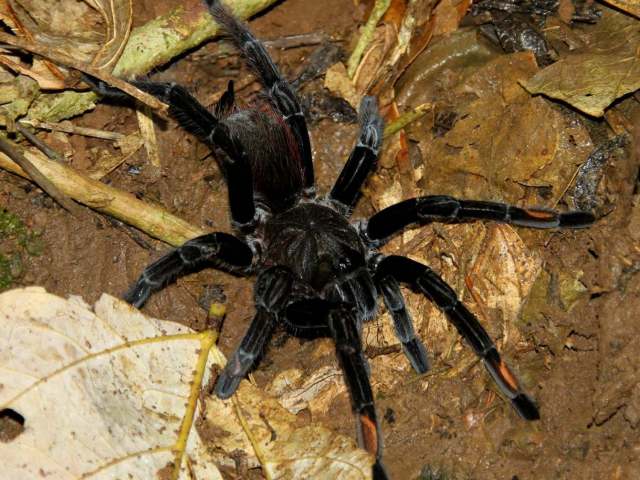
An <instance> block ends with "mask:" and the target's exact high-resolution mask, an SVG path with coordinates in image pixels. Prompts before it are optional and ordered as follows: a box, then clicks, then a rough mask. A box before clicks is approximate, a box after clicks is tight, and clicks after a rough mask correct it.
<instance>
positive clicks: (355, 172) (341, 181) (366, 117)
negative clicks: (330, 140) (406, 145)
mask: <svg viewBox="0 0 640 480" xmlns="http://www.w3.org/2000/svg"><path fill="white" fill-rule="evenodd" d="M382 132H383V122H382V118H381V117H380V113H379V112H378V103H377V102H376V99H375V98H374V97H364V98H363V99H362V102H361V103H360V134H359V136H358V141H357V143H356V146H355V147H354V148H353V150H352V151H351V154H350V155H349V159H348V160H347V162H346V163H345V165H344V167H343V168H342V171H341V172H340V175H339V176H338V179H337V180H336V183H335V185H334V186H333V189H332V190H331V193H330V194H329V198H331V199H333V200H336V201H338V202H340V203H341V204H343V205H345V206H347V207H348V209H349V210H351V209H352V208H353V207H354V206H355V203H356V201H357V199H358V197H359V196H360V189H361V188H362V185H363V183H364V182H365V180H366V179H367V176H368V175H369V173H370V172H371V171H372V170H373V169H374V168H375V166H376V162H377V160H378V151H379V150H380V146H381V145H382Z"/></svg>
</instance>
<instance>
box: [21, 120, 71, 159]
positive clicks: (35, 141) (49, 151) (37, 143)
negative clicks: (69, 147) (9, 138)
mask: <svg viewBox="0 0 640 480" xmlns="http://www.w3.org/2000/svg"><path fill="white" fill-rule="evenodd" d="M16 130H17V131H18V132H19V133H21V134H22V135H23V136H24V138H26V139H27V140H29V142H31V144H32V145H33V146H34V147H36V148H37V149H38V150H40V151H41V152H42V153H44V154H45V155H46V156H47V157H49V158H50V159H51V160H55V161H56V162H63V161H64V158H62V155H60V154H59V153H58V152H56V151H55V150H54V149H53V148H51V147H50V146H49V145H47V144H46V143H44V142H43V141H42V140H40V139H39V138H38V137H36V136H35V135H34V134H33V133H32V132H31V130H30V129H28V128H27V127H25V126H24V125H21V124H20V123H19V122H18V123H16Z"/></svg>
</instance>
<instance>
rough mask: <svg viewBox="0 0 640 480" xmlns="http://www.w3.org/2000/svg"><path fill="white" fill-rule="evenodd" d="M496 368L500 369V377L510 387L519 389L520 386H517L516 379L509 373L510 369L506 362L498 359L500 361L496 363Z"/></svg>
mask: <svg viewBox="0 0 640 480" xmlns="http://www.w3.org/2000/svg"><path fill="white" fill-rule="evenodd" d="M498 370H499V371H500V374H501V375H502V378H504V380H505V381H506V382H507V383H508V384H509V386H510V387H511V388H512V389H514V390H516V391H517V390H520V387H519V386H518V380H516V377H515V376H514V375H513V373H511V370H509V367H507V364H506V363H504V361H502V360H500V363H499V364H498Z"/></svg>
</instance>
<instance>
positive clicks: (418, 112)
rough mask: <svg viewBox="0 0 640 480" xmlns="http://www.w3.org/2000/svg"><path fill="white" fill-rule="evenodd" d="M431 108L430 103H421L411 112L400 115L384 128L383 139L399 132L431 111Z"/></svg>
mask: <svg viewBox="0 0 640 480" xmlns="http://www.w3.org/2000/svg"><path fill="white" fill-rule="evenodd" d="M431 107H432V105H431V104H430V103H423V104H422V105H418V106H417V107H416V108H415V109H413V110H412V111H410V112H407V113H404V114H402V115H400V116H399V117H398V118H396V119H395V120H394V121H393V122H391V123H389V124H388V125H386V126H385V127H384V138H387V137H389V136H391V135H393V134H394V133H397V132H399V131H400V130H402V129H403V128H404V127H406V126H407V125H409V124H410V123H411V122H414V121H416V120H417V119H419V118H420V117H422V116H423V115H424V114H425V113H427V112H428V111H429V110H430V109H431Z"/></svg>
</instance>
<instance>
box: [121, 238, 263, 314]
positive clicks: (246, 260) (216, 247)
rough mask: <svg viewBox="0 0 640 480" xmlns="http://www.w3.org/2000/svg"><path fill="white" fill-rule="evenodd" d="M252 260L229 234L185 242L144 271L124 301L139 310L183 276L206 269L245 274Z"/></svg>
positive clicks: (249, 249) (249, 250)
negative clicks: (156, 294) (150, 297)
mask: <svg viewBox="0 0 640 480" xmlns="http://www.w3.org/2000/svg"><path fill="white" fill-rule="evenodd" d="M252 261H253V252H252V251H251V248H249V246H248V245H247V244H246V243H244V242H243V241H241V240H239V239H238V238H236V237H234V236H233V235H229V234H228V233H222V232H216V233H208V234H206V235H202V236H200V237H196V238H194V239H192V240H189V241H188V242H185V243H184V244H183V245H181V246H180V247H178V248H176V249H174V250H172V251H170V252H169V253H167V254H166V255H164V256H162V257H160V258H159V259H158V260H156V261H155V262H153V263H152V264H151V265H149V266H148V267H147V268H145V269H144V271H143V272H142V275H140V278H138V281H137V282H136V283H135V284H134V285H133V286H132V287H131V288H130V289H129V290H128V291H127V293H125V294H124V297H123V298H124V300H125V301H126V302H128V303H130V304H132V305H134V306H135V307H137V308H140V307H141V306H142V305H144V303H145V302H146V301H147V299H148V298H149V296H150V295H151V294H152V293H153V292H155V291H158V290H160V289H162V288H163V287H164V286H165V285H167V284H168V283H170V282H172V281H174V280H175V279H176V278H178V277H180V276H182V275H185V274H187V273H192V272H196V271H199V270H202V269H203V268H206V267H215V268H219V269H221V270H225V271H229V272H231V273H244V272H246V271H247V270H248V269H249V268H250V267H251V263H252Z"/></svg>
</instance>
